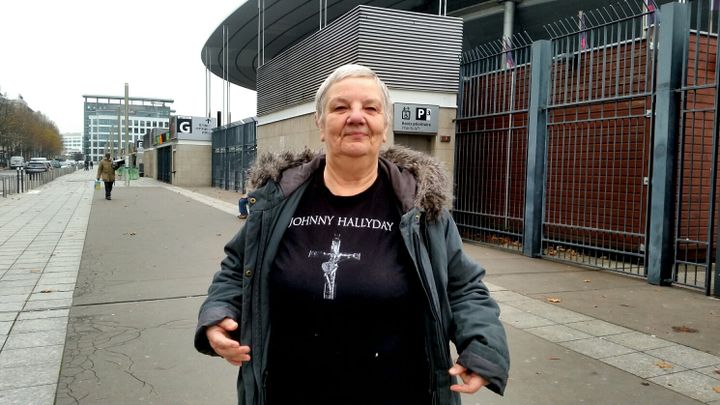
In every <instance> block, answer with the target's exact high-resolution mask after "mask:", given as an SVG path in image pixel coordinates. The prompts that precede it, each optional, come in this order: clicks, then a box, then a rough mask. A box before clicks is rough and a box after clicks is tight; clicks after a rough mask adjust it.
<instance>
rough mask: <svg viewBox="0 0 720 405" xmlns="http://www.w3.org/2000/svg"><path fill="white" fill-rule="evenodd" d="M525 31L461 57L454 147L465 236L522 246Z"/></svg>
mask: <svg viewBox="0 0 720 405" xmlns="http://www.w3.org/2000/svg"><path fill="white" fill-rule="evenodd" d="M531 42H532V40H531V39H530V37H529V36H528V35H527V34H522V35H516V36H515V37H513V38H506V39H505V40H503V41H497V42H494V43H490V44H486V45H484V46H482V47H479V48H477V49H475V50H473V51H470V52H469V53H467V54H466V55H464V57H463V61H462V64H461V74H460V80H461V83H460V91H459V96H458V97H459V102H458V103H459V105H460V107H459V108H458V115H457V128H456V129H457V131H456V139H455V142H456V146H455V162H456V163H455V180H456V188H455V196H456V201H455V204H456V205H455V210H454V212H453V213H454V215H455V220H456V222H457V224H458V228H459V230H460V232H461V233H462V235H463V237H465V238H467V239H474V240H480V241H484V242H489V243H494V244H498V245H501V246H504V247H506V248H510V249H516V250H519V249H521V248H522V243H521V239H522V232H523V209H524V208H523V204H524V201H523V198H524V197H523V196H524V193H525V155H526V145H527V119H528V114H527V113H528V100H529V92H530V63H529V62H530V43H531Z"/></svg>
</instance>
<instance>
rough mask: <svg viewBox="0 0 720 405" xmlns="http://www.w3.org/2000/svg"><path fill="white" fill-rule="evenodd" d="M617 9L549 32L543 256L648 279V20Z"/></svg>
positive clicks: (639, 11)
mask: <svg viewBox="0 0 720 405" xmlns="http://www.w3.org/2000/svg"><path fill="white" fill-rule="evenodd" d="M635 6H636V7H633V6H632V5H631V3H619V4H618V6H617V7H609V8H604V9H599V10H596V11H595V12H587V13H581V14H580V16H578V19H577V22H576V23H575V24H573V25H570V24H567V23H565V24H560V23H556V24H552V25H550V26H548V27H547V28H546V29H547V30H548V32H549V33H550V34H551V36H552V40H551V43H552V64H551V66H550V83H549V95H548V103H547V140H546V142H547V153H546V177H545V195H544V204H545V209H544V211H543V212H544V218H543V229H542V251H541V255H542V256H544V257H550V258H555V259H561V260H564V261H572V262H575V263H578V264H582V265H589V266H592V267H599V268H603V269H608V270H613V271H618V272H623V273H627V274H632V275H637V276H644V275H645V267H644V262H645V245H646V241H645V239H646V238H645V231H646V227H647V221H646V219H647V206H648V196H649V194H648V178H649V146H650V136H651V129H652V109H653V104H652V99H653V88H654V86H653V82H654V72H655V49H657V47H656V46H655V45H656V42H655V40H654V37H655V36H654V35H653V31H654V24H652V25H650V24H648V21H651V19H652V16H653V13H648V12H647V11H646V10H644V9H643V8H642V7H639V6H638V5H635Z"/></svg>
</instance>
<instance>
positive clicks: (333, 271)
mask: <svg viewBox="0 0 720 405" xmlns="http://www.w3.org/2000/svg"><path fill="white" fill-rule="evenodd" d="M308 257H309V258H311V257H323V258H327V259H328V261H326V262H323V263H322V264H321V265H320V266H321V267H322V271H323V276H325V287H324V288H323V298H324V299H326V300H334V299H335V276H336V275H337V269H338V263H340V262H341V261H345V260H349V259H355V260H360V253H340V235H338V234H335V237H334V238H333V240H332V242H331V243H330V251H329V252H320V251H317V250H311V251H310V252H309V253H308Z"/></svg>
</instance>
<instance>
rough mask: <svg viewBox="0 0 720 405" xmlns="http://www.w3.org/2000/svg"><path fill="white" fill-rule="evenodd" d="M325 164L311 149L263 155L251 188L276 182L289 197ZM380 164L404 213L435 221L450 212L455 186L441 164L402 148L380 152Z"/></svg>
mask: <svg viewBox="0 0 720 405" xmlns="http://www.w3.org/2000/svg"><path fill="white" fill-rule="evenodd" d="M324 160H325V155H324V154H321V153H318V152H313V151H311V150H309V149H306V150H304V151H302V152H299V153H293V152H282V153H272V152H267V153H264V154H262V155H260V156H258V158H257V160H256V161H255V163H254V164H253V166H252V167H251V168H250V170H249V171H248V175H249V188H250V190H256V189H258V188H260V187H262V186H264V185H265V184H267V183H268V181H274V182H277V183H280V185H281V188H282V190H283V192H284V193H285V194H286V195H287V194H289V193H291V192H292V191H294V190H295V188H297V187H298V186H299V185H300V184H302V183H303V182H305V181H306V180H307V179H308V178H309V175H310V174H311V173H312V172H314V171H315V170H316V169H317V168H319V167H320V165H324ZM380 160H381V167H382V166H383V163H385V168H386V170H388V171H389V173H388V174H389V175H390V178H391V182H392V184H393V188H394V189H395V192H396V193H397V194H398V199H399V200H400V202H401V203H402V204H403V209H405V210H409V209H410V208H412V207H417V208H420V209H421V210H423V211H425V212H426V213H427V215H428V216H429V218H430V219H434V218H437V217H438V216H439V215H440V212H441V211H442V209H443V208H447V209H450V208H451V206H452V189H451V185H452V182H451V181H450V178H449V176H448V173H447V170H446V169H445V166H444V165H443V164H442V163H441V162H440V161H438V160H436V159H434V158H433V157H431V156H428V155H426V154H424V153H421V152H417V151H414V150H412V149H408V148H406V147H402V146H393V147H390V148H388V149H386V150H383V151H381V152H380ZM388 163H389V164H388Z"/></svg>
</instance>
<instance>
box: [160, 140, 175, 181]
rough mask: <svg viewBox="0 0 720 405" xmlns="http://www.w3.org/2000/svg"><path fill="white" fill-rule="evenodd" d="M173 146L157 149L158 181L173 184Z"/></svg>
mask: <svg viewBox="0 0 720 405" xmlns="http://www.w3.org/2000/svg"><path fill="white" fill-rule="evenodd" d="M172 150H173V147H172V145H168V146H164V147H158V148H157V179H158V180H160V181H164V182H165V183H170V184H172Z"/></svg>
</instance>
